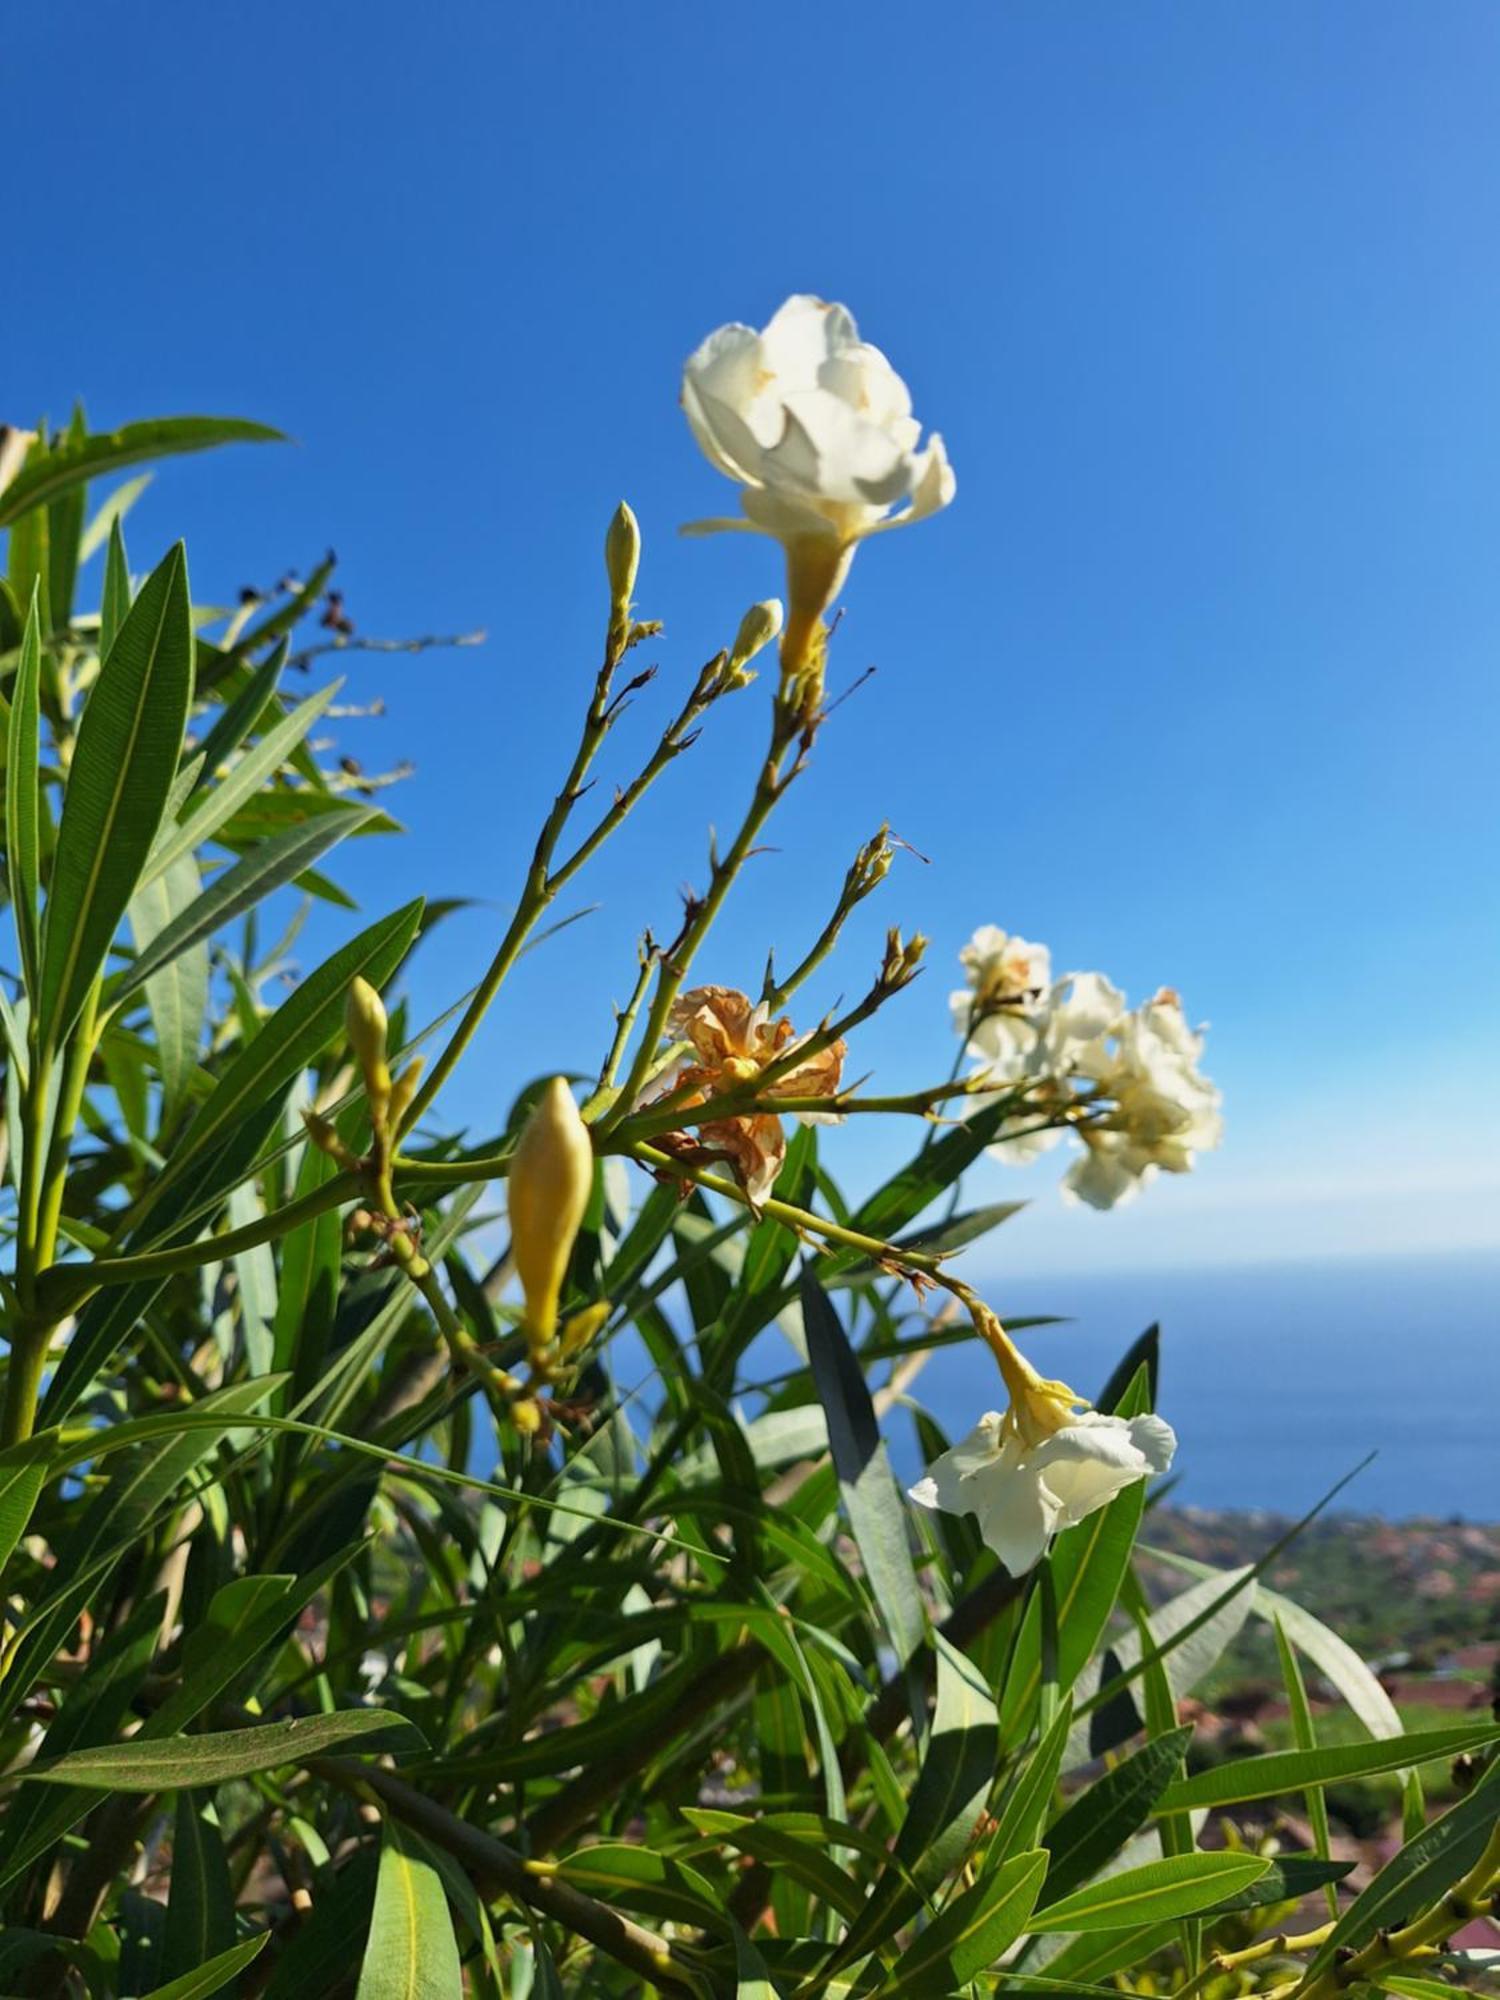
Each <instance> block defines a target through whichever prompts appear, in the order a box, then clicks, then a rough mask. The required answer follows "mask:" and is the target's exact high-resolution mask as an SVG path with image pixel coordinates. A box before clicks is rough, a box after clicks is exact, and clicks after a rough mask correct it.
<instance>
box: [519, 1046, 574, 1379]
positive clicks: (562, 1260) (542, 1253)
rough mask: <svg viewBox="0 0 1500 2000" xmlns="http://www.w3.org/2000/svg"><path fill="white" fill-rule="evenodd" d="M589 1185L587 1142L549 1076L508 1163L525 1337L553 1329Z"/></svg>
mask: <svg viewBox="0 0 1500 2000" xmlns="http://www.w3.org/2000/svg"><path fill="white" fill-rule="evenodd" d="M593 1185H594V1148H593V1145H592V1143H591V1142H590V1139H589V1128H588V1127H587V1125H585V1124H584V1122H583V1120H582V1118H581V1117H580V1116H579V1115H578V1106H577V1105H576V1104H575V1103H574V1101H573V1093H572V1091H571V1090H569V1088H568V1086H567V1084H566V1082H565V1081H564V1079H563V1078H562V1077H560V1076H555V1077H553V1079H552V1081H551V1082H550V1083H549V1084H548V1085H547V1087H546V1089H545V1090H544V1091H543V1092H542V1094H541V1096H540V1098H539V1099H538V1100H537V1105H536V1109H535V1110H534V1111H533V1112H532V1114H531V1116H530V1118H529V1119H528V1120H527V1122H526V1129H525V1131H524V1132H522V1134H521V1138H520V1143H519V1144H518V1145H517V1147H516V1150H515V1152H514V1154H513V1155H512V1157H511V1163H510V1182H509V1208H510V1249H511V1256H512V1258H513V1259H514V1260H515V1266H516V1271H517V1274H518V1276H519V1277H520V1280H521V1290H522V1291H523V1293H524V1294H525V1297H526V1337H527V1339H528V1341H529V1342H530V1343H531V1345H532V1346H534V1347H537V1346H543V1345H545V1343H546V1342H547V1341H549V1340H550V1339H551V1338H552V1336H553V1334H554V1333H555V1332H556V1330H557V1306H558V1300H559V1299H560V1298H561V1296H562V1287H563V1279H564V1278H565V1277H566V1276H567V1271H568V1259H569V1257H570V1256H571V1255H572V1251H573V1241H574V1238H575V1237H576V1236H577V1234H578V1228H579V1224H580V1223H581V1222H582V1221H583V1212H584V1210H585V1209H586V1208H587V1207H588V1201H589V1194H590V1191H591V1190H592V1188H593Z"/></svg>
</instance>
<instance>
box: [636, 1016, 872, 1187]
mask: <svg viewBox="0 0 1500 2000" xmlns="http://www.w3.org/2000/svg"><path fill="white" fill-rule="evenodd" d="M667 1025H668V1028H669V1030H670V1031H671V1033H672V1034H673V1035H675V1036H676V1037H677V1038H678V1039H679V1040H680V1041H684V1042H686V1043H687V1044H688V1045H689V1047H690V1049H691V1050H692V1054H693V1058H694V1060H692V1061H689V1062H688V1063H687V1064H686V1065H685V1066H684V1067H683V1068H681V1069H679V1070H678V1071H677V1072H676V1073H675V1075H673V1076H672V1077H671V1078H670V1079H669V1081H668V1087H667V1089H666V1090H665V1091H662V1092H661V1093H660V1094H659V1097H658V1099H657V1101H662V1102H664V1101H666V1100H670V1101H671V1103H672V1104H673V1106H674V1107H680V1108H681V1109H682V1110H683V1111H684V1112H687V1111H691V1110H694V1109H696V1108H698V1107H701V1106H704V1105H707V1104H711V1103H712V1101H713V1100H714V1099H715V1098H719V1097H727V1096H729V1095H731V1094H733V1093H738V1094H741V1095H743V1094H744V1093H745V1091H746V1089H747V1087H749V1088H753V1089H754V1090H755V1092H756V1093H757V1094H758V1095H760V1096H762V1097H773V1098H774V1097H832V1096H834V1095H835V1094H836V1093H837V1091H838V1087H839V1079H840V1077H841V1076H842V1074H843V1068H844V1044H843V1042H842V1041H834V1042H829V1043H828V1044H827V1045H826V1046H825V1047H822V1048H817V1049H810V1052H809V1054H808V1055H807V1057H806V1059H805V1060H804V1061H800V1062H799V1061H797V1060H796V1057H797V1051H798V1049H799V1048H800V1047H803V1046H806V1045H808V1044H809V1043H810V1041H811V1037H809V1036H806V1035H804V1036H802V1037H800V1038H799V1037H798V1034H797V1031H796V1029H795V1028H794V1027H793V1026H792V1024H791V1022H790V1021H789V1020H788V1019H787V1018H786V1016H785V1015H782V1016H781V1017H780V1019H778V1020H772V1018H771V1012H770V1009H769V1007H767V1006H766V1004H765V1003H764V1001H761V1002H759V1003H753V1002H752V1001H751V1000H750V998H749V996H748V995H747V994H744V993H739V992H737V991H736V990H735V989H734V988H733V987H732V986H695V987H694V988H693V989H692V990H691V991H690V992H688V993H684V994H682V995H681V996H680V997H679V998H678V999H677V1000H676V1002H675V1003H674V1004H673V1007H672V1012H671V1015H670V1016H669V1018H668V1024H667ZM801 1116H802V1118H803V1121H804V1123H806V1124H810V1125H811V1124H824V1125H827V1124H836V1123H837V1122H838V1120H837V1116H836V1114H834V1113H830V1112H817V1111H809V1112H804V1113H802V1114H801ZM685 1122H686V1123H689V1124H692V1125H694V1126H695V1127H696V1129H697V1135H698V1136H697V1140H696V1141H694V1140H692V1139H690V1138H689V1137H688V1135H687V1134H686V1133H678V1132H672V1133H668V1134H667V1135H666V1136H665V1137H664V1138H662V1139H661V1140H660V1141H659V1142H658V1143H659V1144H660V1145H661V1147H662V1148H663V1150H664V1151H667V1152H675V1153H679V1154H683V1155H689V1156H693V1157H699V1158H701V1157H703V1156H705V1155H707V1156H710V1157H718V1158H721V1159H724V1160H726V1161H727V1162H728V1164H729V1166H730V1168H731V1170H732V1171H733V1174H734V1177H735V1179H736V1180H737V1181H738V1182H739V1184H740V1186H741V1187H742V1188H743V1189H744V1190H745V1193H746V1194H747V1195H748V1196H749V1198H750V1200H751V1201H752V1202H754V1203H755V1204H756V1205H757V1206H758V1205H759V1204H760V1203H761V1202H763V1201H764V1200H765V1198H766V1196H767V1195H768V1194H769V1193H770V1192H771V1189H772V1188H773V1187H774V1186H775V1185H776V1176H777V1175H778V1174H779V1173H780V1172H781V1163H782V1161H783V1160H784V1159H785V1158H786V1134H785V1133H784V1132H783V1130H782V1125H781V1120H780V1118H779V1117H777V1116H776V1115H775V1113H773V1112H768V1111H752V1112H743V1113H733V1112H727V1110H726V1115H725V1116H723V1117H718V1118H712V1117H711V1118H707V1119H696V1118H693V1119H687V1120H685Z"/></svg>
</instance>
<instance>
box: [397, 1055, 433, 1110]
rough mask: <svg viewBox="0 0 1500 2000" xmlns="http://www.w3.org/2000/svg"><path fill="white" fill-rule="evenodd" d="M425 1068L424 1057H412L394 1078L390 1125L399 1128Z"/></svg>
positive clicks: (425, 1061)
mask: <svg viewBox="0 0 1500 2000" xmlns="http://www.w3.org/2000/svg"><path fill="white" fill-rule="evenodd" d="M426 1067H427V1058H426V1056H413V1057H412V1059H411V1061H410V1062H409V1063H408V1064H407V1065H406V1068H405V1069H404V1070H402V1072H401V1074H400V1076H398V1077H397V1078H396V1081H395V1084H394V1085H393V1087H392V1089H391V1124H392V1126H394V1127H399V1126H400V1123H401V1121H402V1119H403V1118H404V1117H405V1116H406V1112H407V1107H408V1106H409V1105H410V1103H411V1101H412V1099H413V1098H414V1097H415V1096H416V1094H417V1085H418V1084H419V1083H420V1082H421V1081H422V1071H423V1070H424V1069H425V1068H426Z"/></svg>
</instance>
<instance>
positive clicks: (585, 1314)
mask: <svg viewBox="0 0 1500 2000" xmlns="http://www.w3.org/2000/svg"><path fill="white" fill-rule="evenodd" d="M608 1318H609V1300H608V1299H600V1300H599V1301H598V1302H597V1304H595V1305H591V1306H584V1307H583V1309H582V1311H580V1312H576V1313H573V1314H571V1315H570V1316H569V1318H568V1320H567V1321H566V1323H565V1324H564V1326H563V1330H562V1333H561V1335H560V1336H559V1339H558V1343H557V1346H558V1352H559V1354H560V1356H561V1358H562V1359H563V1360H564V1361H571V1360H572V1359H573V1357H574V1356H575V1355H576V1354H582V1352H583V1350H584V1349H585V1348H586V1347H587V1346H588V1344H589V1342H590V1341H591V1340H592V1339H593V1337H594V1335H595V1334H596V1333H597V1332H598V1331H599V1329H600V1327H601V1326H603V1324H604V1322H605V1321H606V1320H607V1319H608Z"/></svg>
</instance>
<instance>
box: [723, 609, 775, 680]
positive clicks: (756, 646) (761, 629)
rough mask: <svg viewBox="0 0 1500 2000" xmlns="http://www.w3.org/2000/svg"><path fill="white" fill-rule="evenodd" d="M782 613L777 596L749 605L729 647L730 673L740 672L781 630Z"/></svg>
mask: <svg viewBox="0 0 1500 2000" xmlns="http://www.w3.org/2000/svg"><path fill="white" fill-rule="evenodd" d="M783 615H784V614H783V612H782V609H781V599H780V598H779V597H768V598H767V599H766V601H765V603H764V604H752V605H751V607H750V609H749V610H748V611H747V612H746V613H745V615H744V617H743V618H742V619H741V620H740V629H739V631H738V632H737V633H736V634H735V637H734V644H733V645H732V646H731V647H730V649H729V671H730V672H731V673H739V672H741V671H742V670H743V669H744V668H745V667H747V666H748V665H749V664H750V662H751V661H752V660H753V659H754V658H755V656H756V654H757V653H758V652H759V651H760V650H761V648H762V647H763V646H769V645H770V643H771V641H772V640H773V639H774V638H775V637H776V636H777V634H778V633H779V632H780V631H781V623H782V618H783Z"/></svg>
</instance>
